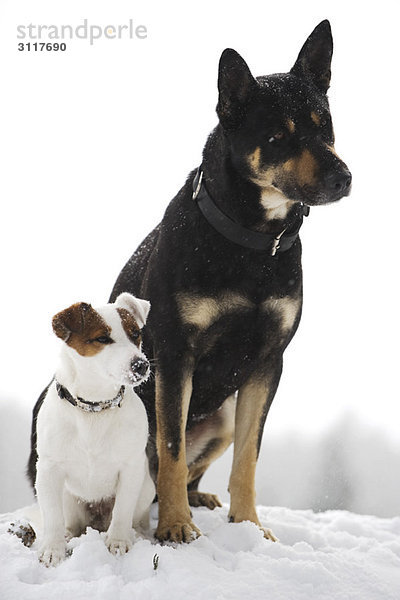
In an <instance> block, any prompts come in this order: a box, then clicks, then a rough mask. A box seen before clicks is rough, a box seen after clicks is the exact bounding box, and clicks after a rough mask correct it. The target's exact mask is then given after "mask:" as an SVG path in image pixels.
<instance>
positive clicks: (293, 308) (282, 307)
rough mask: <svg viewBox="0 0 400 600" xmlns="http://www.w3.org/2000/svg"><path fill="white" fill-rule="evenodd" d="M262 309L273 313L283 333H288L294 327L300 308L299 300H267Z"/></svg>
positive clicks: (285, 298) (287, 297)
mask: <svg viewBox="0 0 400 600" xmlns="http://www.w3.org/2000/svg"><path fill="white" fill-rule="evenodd" d="M263 308H264V309H265V310H267V311H270V312H273V313H274V314H275V315H276V316H277V317H278V319H279V321H280V323H281V329H282V331H283V333H286V332H289V331H290V330H291V329H292V327H293V326H294V324H295V322H296V319H297V317H298V314H299V311H300V308H301V299H300V298H291V297H289V296H285V297H284V298H269V299H268V300H266V301H265V302H264V303H263Z"/></svg>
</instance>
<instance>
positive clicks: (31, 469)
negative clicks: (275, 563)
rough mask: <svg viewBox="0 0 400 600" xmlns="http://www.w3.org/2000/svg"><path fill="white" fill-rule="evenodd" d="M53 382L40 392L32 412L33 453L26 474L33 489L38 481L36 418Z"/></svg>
mask: <svg viewBox="0 0 400 600" xmlns="http://www.w3.org/2000/svg"><path fill="white" fill-rule="evenodd" d="M52 383H53V379H52V380H51V381H50V383H49V385H48V386H47V387H46V388H45V389H44V390H43V392H42V393H41V394H40V396H39V399H38V401H37V402H36V404H35V406H34V407H33V412H32V427H31V453H30V455H29V460H28V465H27V469H26V474H27V476H28V479H29V481H30V483H31V486H32V487H33V489H35V481H36V463H37V459H38V454H37V449H36V443H37V431H36V420H37V417H38V414H39V410H40V408H41V406H42V404H43V401H44V399H45V398H46V395H47V392H48V390H49V387H50V386H51V384H52Z"/></svg>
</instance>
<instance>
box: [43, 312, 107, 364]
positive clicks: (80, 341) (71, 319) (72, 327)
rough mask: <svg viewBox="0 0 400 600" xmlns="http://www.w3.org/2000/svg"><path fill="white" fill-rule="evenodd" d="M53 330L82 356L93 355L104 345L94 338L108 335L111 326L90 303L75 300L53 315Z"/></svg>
mask: <svg viewBox="0 0 400 600" xmlns="http://www.w3.org/2000/svg"><path fill="white" fill-rule="evenodd" d="M52 324H53V331H54V333H55V334H56V336H57V337H59V338H60V339H62V340H63V341H64V342H65V343H66V344H68V346H71V348H74V349H75V350H76V351H77V352H78V353H79V354H81V355H82V356H95V355H96V354H98V353H99V352H101V351H102V350H103V348H104V345H103V344H101V343H100V342H96V341H95V340H96V338H98V337H101V336H109V335H110V333H111V328H110V327H109V326H108V325H107V323H106V322H105V321H104V319H103V317H101V316H100V315H99V313H98V312H97V311H96V310H94V308H93V307H92V306H91V305H90V304H86V303H85V302H77V303H76V304H73V305H72V306H70V307H69V308H66V309H65V310H63V311H61V312H59V313H57V314H56V315H54V317H53V321H52Z"/></svg>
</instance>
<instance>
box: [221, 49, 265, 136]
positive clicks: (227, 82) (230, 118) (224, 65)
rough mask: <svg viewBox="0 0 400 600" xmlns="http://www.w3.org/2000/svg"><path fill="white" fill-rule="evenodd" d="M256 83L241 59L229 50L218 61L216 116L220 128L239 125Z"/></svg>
mask: <svg viewBox="0 0 400 600" xmlns="http://www.w3.org/2000/svg"><path fill="white" fill-rule="evenodd" d="M256 87H257V82H256V80H255V79H254V77H253V75H252V74H251V73H250V69H249V67H248V66H247V64H246V62H245V61H244V60H243V58H242V57H241V56H240V54H238V53H237V52H236V50H232V49H231V48H227V49H226V50H224V51H223V53H222V55H221V58H220V61H219V71H218V90H219V98H218V104H217V114H218V117H219V120H220V122H221V124H222V126H224V127H227V128H232V127H235V126H237V125H239V123H240V121H241V119H242V116H243V114H244V112H245V107H246V106H247V104H248V102H249V100H250V98H251V96H252V93H253V91H254V90H255V88H256Z"/></svg>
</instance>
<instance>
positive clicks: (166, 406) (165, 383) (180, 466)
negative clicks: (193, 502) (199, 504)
mask: <svg viewBox="0 0 400 600" xmlns="http://www.w3.org/2000/svg"><path fill="white" fill-rule="evenodd" d="M157 363H158V366H157V374H156V416H157V452H158V461H159V465H158V477H157V495H158V502H159V520H158V527H157V531H156V537H157V538H158V539H159V540H160V541H163V540H171V541H174V542H190V541H191V540H193V539H194V538H196V537H198V536H199V535H200V531H199V529H197V527H196V526H195V525H194V524H193V523H192V519H191V514H190V508H189V503H188V497H187V476H188V468H187V465H186V444H185V429H186V421H187V414H188V408H189V403H190V398H191V395H192V377H193V365H192V362H191V360H190V359H188V357H187V356H182V355H177V354H175V356H174V357H173V358H172V357H171V355H170V356H168V358H165V359H164V360H163V357H162V356H158V357H157Z"/></svg>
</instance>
